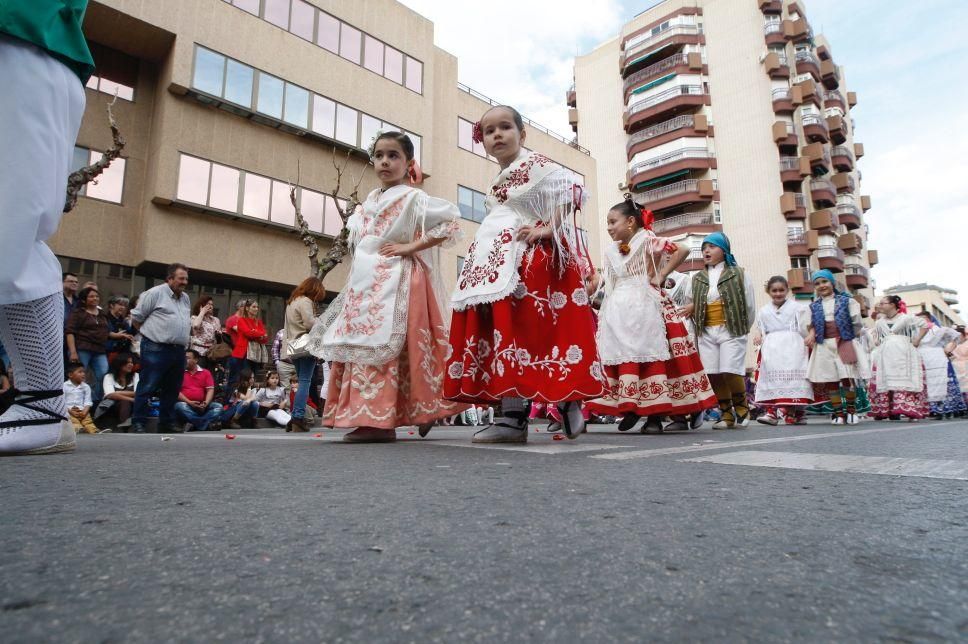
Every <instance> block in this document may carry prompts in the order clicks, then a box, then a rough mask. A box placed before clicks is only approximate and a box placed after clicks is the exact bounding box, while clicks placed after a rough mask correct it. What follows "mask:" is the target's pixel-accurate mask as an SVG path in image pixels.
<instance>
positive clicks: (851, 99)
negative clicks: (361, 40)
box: [847, 92, 857, 107]
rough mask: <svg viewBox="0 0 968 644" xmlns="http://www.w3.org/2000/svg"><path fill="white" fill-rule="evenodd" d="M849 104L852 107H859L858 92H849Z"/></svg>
mask: <svg viewBox="0 0 968 644" xmlns="http://www.w3.org/2000/svg"><path fill="white" fill-rule="evenodd" d="M847 104H848V105H850V106H851V107H853V106H855V105H857V92H847Z"/></svg>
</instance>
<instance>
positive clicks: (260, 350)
mask: <svg viewBox="0 0 968 644" xmlns="http://www.w3.org/2000/svg"><path fill="white" fill-rule="evenodd" d="M245 359H246V360H248V361H249V362H254V363H256V364H265V363H267V362H269V349H267V348H266V345H264V344H260V343H258V342H256V341H255V340H249V348H248V350H246V352H245Z"/></svg>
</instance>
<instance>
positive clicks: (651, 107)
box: [625, 85, 709, 134]
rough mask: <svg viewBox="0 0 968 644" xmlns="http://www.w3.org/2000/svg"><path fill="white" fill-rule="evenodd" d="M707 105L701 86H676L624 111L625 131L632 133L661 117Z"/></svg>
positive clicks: (707, 98)
mask: <svg viewBox="0 0 968 644" xmlns="http://www.w3.org/2000/svg"><path fill="white" fill-rule="evenodd" d="M702 105H709V94H708V93H706V91H705V90H703V88H702V86H701V85H676V86H674V87H670V88H669V89H667V90H664V91H662V92H659V93H658V94H652V95H651V96H647V97H645V98H643V99H641V100H639V101H637V102H635V103H633V104H632V105H630V106H629V107H627V108H626V110H625V131H626V132H628V133H630V134H631V133H632V132H634V131H635V130H638V129H640V127H642V126H644V125H648V124H649V123H650V122H654V121H656V120H658V119H659V118H660V117H663V116H672V115H674V114H676V113H677V112H683V111H686V110H691V109H695V108H696V107H699V106H702Z"/></svg>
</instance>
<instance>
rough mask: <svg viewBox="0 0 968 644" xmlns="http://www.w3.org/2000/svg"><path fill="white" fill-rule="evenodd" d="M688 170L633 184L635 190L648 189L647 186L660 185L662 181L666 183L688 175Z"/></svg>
mask: <svg viewBox="0 0 968 644" xmlns="http://www.w3.org/2000/svg"><path fill="white" fill-rule="evenodd" d="M689 172H690V171H689V170H679V171H678V172H673V173H671V174H664V175H662V176H661V177H656V178H655V179H649V180H648V181H640V182H639V183H637V184H635V189H636V190H638V189H640V188H648V187H649V186H654V185H655V184H657V183H662V182H663V181H668V180H669V179H672V178H674V177H681V176H684V175H687V174H689Z"/></svg>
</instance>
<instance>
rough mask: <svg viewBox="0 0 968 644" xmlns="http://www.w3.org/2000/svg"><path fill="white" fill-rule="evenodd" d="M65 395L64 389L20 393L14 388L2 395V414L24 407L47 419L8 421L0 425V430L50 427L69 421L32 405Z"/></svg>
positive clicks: (0, 402) (0, 404) (0, 412)
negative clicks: (11, 409)
mask: <svg viewBox="0 0 968 644" xmlns="http://www.w3.org/2000/svg"><path fill="white" fill-rule="evenodd" d="M63 395H64V391H63V390H62V389H48V390H44V391H19V390H17V389H15V388H14V387H11V388H10V389H8V390H6V391H5V392H3V394H0V414H4V413H6V412H7V410H8V409H10V408H11V407H13V406H14V405H17V406H20V407H23V408H24V409H29V410H30V411H35V412H37V413H38V414H43V415H44V416H45V418H31V419H26V418H21V419H17V420H8V421H5V422H2V423H0V429H6V428H8V427H27V426H31V425H50V424H51V423H53V422H54V421H57V422H60V421H62V420H67V417H66V416H62V415H61V414H55V413H54V412H52V411H50V410H49V409H44V408H43V407H36V406H34V405H33V404H31V403H36V402H40V401H41V400H50V399H52V398H58V397H60V396H63Z"/></svg>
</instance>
